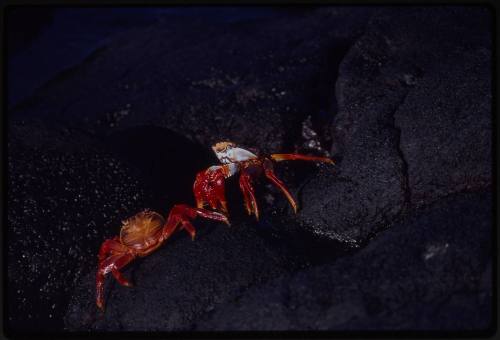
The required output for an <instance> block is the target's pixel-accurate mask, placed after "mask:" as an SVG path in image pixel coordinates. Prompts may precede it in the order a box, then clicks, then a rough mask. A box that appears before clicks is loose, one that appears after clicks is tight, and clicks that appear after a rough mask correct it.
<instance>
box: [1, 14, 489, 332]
mask: <svg viewBox="0 0 500 340" xmlns="http://www.w3.org/2000/svg"><path fill="white" fill-rule="evenodd" d="M489 20H490V13H489V12H488V11H487V10H484V9H480V8H479V7H477V8H474V9H471V8H460V7H454V8H444V7H432V8H427V9H424V8H416V7H415V8H409V7H406V8H393V9H390V8H386V7H385V8H375V7H370V8H362V7H355V8H349V7H336V8H322V9H316V10H314V9H309V10H307V11H303V12H300V13H299V12H297V13H296V14H295V15H293V16H291V17H290V18H285V19H283V20H281V19H280V20H276V19H275V18H274V19H271V20H270V19H262V20H259V21H247V22H244V23H230V24H228V23H219V24H214V23H212V24H210V25H208V24H207V22H205V21H203V20H202V19H193V20H190V21H189V22H186V21H185V20H184V19H172V20H169V21H165V22H163V23H160V24H157V25H155V26H151V27H148V28H140V29H133V30H130V31H128V32H125V33H124V34H122V35H121V36H119V37H116V38H115V39H113V40H111V41H110V42H109V43H108V44H107V45H106V46H105V47H103V48H101V49H99V50H97V51H95V52H94V53H93V54H92V55H91V56H90V57H88V58H87V59H86V60H85V61H84V62H83V63H82V64H81V65H78V66H76V67H74V68H72V69H69V70H67V71H65V72H63V73H62V74H60V75H59V76H58V77H56V78H55V79H54V80H52V81H51V82H49V83H48V84H46V85H45V86H44V87H43V88H41V89H40V90H39V91H38V92H37V93H36V94H35V95H34V96H33V97H32V98H31V99H30V100H28V101H25V102H23V103H21V104H20V105H18V106H16V107H15V108H14V109H13V110H12V111H10V112H9V117H10V118H12V119H10V120H9V145H8V154H9V155H8V156H9V158H8V162H9V168H8V171H9V179H8V186H9V187H8V195H9V207H8V223H9V230H8V234H7V236H8V238H9V242H8V247H9V248H8V256H9V258H8V263H9V265H8V284H9V287H8V289H9V301H8V302H9V309H8V312H9V322H10V326H11V327H13V328H14V329H21V328H22V327H24V328H25V329H28V330H30V329H33V330H40V329H41V330H46V329H49V330H60V329H62V327H63V325H62V324H63V320H62V318H63V316H62V314H64V313H66V314H65V315H64V325H65V328H66V329H67V330H71V331H74V330H104V331H119V330H143V331H151V330H163V331H168V330H191V329H200V330H201V329H299V328H300V329H327V328H332V329H370V328H378V329H391V328H392V329H393V328H398V329H409V328H412V327H419V328H422V329H426V328H427V329H434V328H444V329H456V328H460V327H468V326H470V327H471V328H474V327H475V328H484V327H486V326H487V320H486V318H487V316H488V315H490V314H489V308H490V306H489V305H488V303H489V296H490V295H489V294H491V287H490V286H488V285H487V284H488V282H489V281H488V279H489V276H490V275H491V274H490V273H491V269H488V268H490V267H489V266H491V265H490V264H489V263H491V262H488V261H491V253H490V252H489V250H488V249H489V248H488V247H490V244H489V242H490V235H491V234H490V229H489V227H490V223H491V214H490V210H488V209H490V203H491V197H490V196H489V195H486V194H483V195H481V194H475V195H472V194H466V193H464V192H467V191H478V190H483V189H485V188H489V186H490V185H491V150H490V148H491V116H490V112H491V111H490V104H491V88H490V86H491V85H490V82H491V79H490V73H489V71H490V69H489V67H490V63H491V46H490V32H489V29H490V21H489ZM346 53H347V54H346ZM339 65H340V66H339ZM221 139H230V140H233V141H235V142H237V143H241V144H242V145H243V146H249V147H252V148H256V149H258V150H260V151H261V152H273V153H274V152H293V151H294V150H297V151H301V152H303V153H304V152H310V153H314V154H329V151H330V152H331V154H332V155H333V156H334V157H335V159H336V160H337V164H336V165H335V166H332V165H325V164H321V165H315V164H312V163H300V162H290V163H287V162H283V163H280V164H279V165H278V166H277V167H276V168H277V169H276V171H277V174H278V176H279V177H280V178H283V179H284V180H285V182H286V183H287V185H288V186H289V188H290V189H291V191H292V192H293V194H294V195H295V196H296V197H297V198H298V201H299V206H300V207H301V210H300V211H299V214H297V215H293V214H292V213H291V210H290V208H289V207H288V205H287V204H288V203H287V201H286V200H285V199H284V197H283V196H282V194H281V193H280V192H278V191H277V190H275V189H273V188H272V187H271V186H270V185H269V184H267V185H263V183H260V184H259V185H258V187H257V196H258V201H259V207H260V208H261V209H262V217H261V220H260V222H258V223H257V222H255V221H254V220H253V219H252V218H248V217H247V216H246V215H245V213H244V211H243V206H242V201H241V194H240V193H239V190H238V184H237V179H235V178H232V179H230V180H229V181H228V184H227V186H226V189H227V191H228V192H227V196H228V198H229V207H230V213H231V216H230V217H231V221H232V223H233V227H231V228H230V229H228V228H227V227H225V226H223V225H220V224H217V223H212V222H206V221H200V220H197V221H196V222H195V226H196V228H197V230H198V232H199V233H198V238H197V240H196V241H195V242H191V240H190V239H189V237H188V236H187V235H185V234H183V233H181V234H179V235H176V236H174V237H173V238H172V239H171V240H169V241H168V242H167V244H165V246H163V247H162V248H160V249H159V250H158V251H157V252H155V253H153V254H152V255H150V256H148V257H146V258H144V259H141V260H138V261H136V262H135V263H134V264H132V265H131V266H129V267H128V268H127V269H125V271H124V272H125V275H127V276H129V277H131V278H132V281H133V282H134V283H135V285H136V286H135V287H134V288H125V287H121V286H119V285H118V284H117V283H116V282H115V281H114V280H113V279H112V278H108V281H109V284H108V287H107V295H106V296H107V310H106V313H105V314H104V315H100V314H99V313H97V310H96V307H95V281H94V275H95V272H94V270H95V260H96V253H97V249H98V246H99V244H100V243H101V242H102V240H103V239H105V238H107V237H110V236H112V235H116V234H117V232H118V230H119V225H120V221H121V220H122V219H124V218H126V217H128V216H130V215H132V214H134V213H136V212H137V211H139V210H140V209H142V208H143V207H148V208H152V209H154V210H157V211H158V212H161V213H163V214H166V213H167V212H168V209H169V208H170V206H171V205H172V204H174V203H181V202H183V203H188V204H193V198H192V193H191V185H192V180H193V178H194V176H195V174H196V172H197V171H198V170H200V169H203V168H205V167H208V166H210V165H212V164H216V163H217V160H216V159H215V157H214V155H213V154H212V153H211V150H210V148H209V147H210V145H211V144H212V143H213V142H215V141H219V140H221ZM455 194H456V195H457V196H456V198H450V199H449V200H448V199H446V200H445V199H444V198H445V197H448V196H450V195H455ZM441 200H442V201H443V202H440V201H441ZM436 201H437V203H436ZM428 204H436V205H435V206H433V207H432V208H431V209H429V210H426V211H423V212H421V213H418V212H415V209H421V208H423V207H424V206H426V205H428ZM409 213H412V214H414V215H412V216H413V217H411V218H410V219H405V218H407V214H409ZM402 219H405V220H404V222H400V223H399V224H398V223H396V224H395V222H397V221H400V220H402ZM391 226H392V227H391ZM388 227H391V230H389V231H384V232H382V231H383V230H384V229H387V228H388ZM381 232H382V233H381ZM378 233H381V235H377V234H378ZM368 241H370V242H368ZM364 246H366V248H363V249H361V250H359V248H361V247H364ZM346 250H348V251H349V252H350V253H349V254H348V253H347V252H346ZM356 252H359V253H356ZM353 254H354V255H353ZM341 256H342V258H341V259H338V258H339V257H341ZM337 259H338V261H337V262H335V261H336V260H337ZM308 266H314V267H313V268H310V269H307V270H305V268H306V267H308ZM252 287H253V288H252ZM70 298H71V300H70ZM69 300H70V302H69V308H67V307H68V301H69ZM406 305H409V306H411V307H410V308H405V306H406Z"/></svg>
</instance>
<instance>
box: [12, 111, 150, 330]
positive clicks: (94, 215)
mask: <svg viewBox="0 0 500 340" xmlns="http://www.w3.org/2000/svg"><path fill="white" fill-rule="evenodd" d="M8 133H9V145H8V171H9V172H8V181H7V184H8V195H9V201H8V211H7V222H8V225H9V228H8V232H7V234H6V236H7V245H8V246H7V274H8V275H7V277H8V280H7V285H8V286H7V297H8V299H7V303H8V315H9V318H8V319H7V326H8V327H9V329H10V330H13V331H29V330H58V329H61V327H62V315H63V313H64V311H65V309H66V306H67V303H68V297H69V293H70V292H71V291H72V288H73V285H74V284H75V282H77V280H78V278H79V277H80V276H81V275H83V274H85V273H86V272H88V271H89V270H90V269H91V268H92V267H93V266H95V265H96V261H97V258H96V254H97V250H98V247H99V245H100V243H101V242H102V240H103V239H104V238H105V237H109V236H111V234H112V233H114V232H115V230H114V226H116V225H120V224H121V223H120V221H121V219H123V218H124V216H126V215H127V214H131V212H135V211H137V210H138V209H140V208H142V207H144V206H147V205H146V204H145V203H144V202H145V197H146V194H145V192H144V190H143V189H144V185H143V184H141V182H140V180H139V179H138V178H137V177H136V176H135V174H134V173H133V172H131V171H130V170H129V169H128V168H127V167H125V166H124V164H123V163H122V162H120V161H118V160H117V159H116V158H114V157H113V156H112V155H110V154H109V153H106V152H104V151H103V150H102V147H99V146H98V145H97V144H96V142H95V141H94V140H93V139H92V138H90V137H89V136H88V135H86V134H82V133H80V132H78V131H75V130H72V129H67V128H65V127H62V126H60V125H57V124H56V123H53V124H51V125H50V126H48V125H46V124H44V123H43V122H41V121H36V120H29V121H25V122H23V121H14V122H11V123H10V125H9V131H8Z"/></svg>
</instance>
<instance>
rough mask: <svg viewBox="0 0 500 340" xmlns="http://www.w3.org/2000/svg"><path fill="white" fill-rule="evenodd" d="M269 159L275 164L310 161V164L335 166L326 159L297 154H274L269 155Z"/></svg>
mask: <svg viewBox="0 0 500 340" xmlns="http://www.w3.org/2000/svg"><path fill="white" fill-rule="evenodd" d="M271 159H272V160H273V161H276V162H282V161H310V162H323V163H330V164H335V162H334V161H333V160H332V159H330V158H328V157H318V156H308V155H301V154H298V153H275V154H272V155H271Z"/></svg>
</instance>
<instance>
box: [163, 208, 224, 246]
mask: <svg viewBox="0 0 500 340" xmlns="http://www.w3.org/2000/svg"><path fill="white" fill-rule="evenodd" d="M197 216H201V217H204V218H208V219H211V220H215V221H220V222H224V223H226V224H228V225H229V221H228V219H227V217H226V216H225V215H223V214H221V213H218V212H215V211H210V210H206V209H202V208H192V207H190V206H188V205H186V204H177V205H174V207H173V208H172V210H170V214H169V215H168V219H167V222H165V225H164V227H163V231H162V236H161V242H163V241H165V240H166V239H167V238H169V237H170V236H171V235H172V234H173V233H174V232H175V231H176V230H178V228H177V227H178V226H179V224H180V225H181V229H184V230H186V232H187V233H188V234H189V235H190V236H191V238H192V239H194V237H195V236H196V229H195V228H194V226H193V225H192V224H191V222H190V221H191V220H194V219H195V218H196V217H197ZM161 242H160V243H161Z"/></svg>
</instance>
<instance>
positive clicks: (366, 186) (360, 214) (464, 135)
mask: <svg viewBox="0 0 500 340" xmlns="http://www.w3.org/2000/svg"><path fill="white" fill-rule="evenodd" d="M490 15H491V13H489V12H488V10H486V9H481V8H473V9H471V8H465V7H450V8H441V7H433V8H426V9H423V8H403V9H402V8H399V9H390V10H384V11H380V12H378V13H377V15H375V16H373V17H372V19H371V20H370V23H369V24H368V26H367V28H366V30H365V34H364V35H363V37H362V38H360V39H359V40H358V41H357V42H356V43H355V44H354V45H353V46H352V48H351V49H350V50H349V52H348V53H347V55H346V57H345V58H344V60H343V61H342V63H341V66H340V70H339V78H338V80H337V84H336V97H337V102H338V108H339V111H338V114H337V115H336V117H335V120H334V129H333V130H332V134H333V139H334V143H333V150H332V151H333V154H334V157H335V156H336V158H337V159H338V163H337V166H336V168H335V169H336V171H331V170H329V169H325V171H322V172H320V173H319V174H317V175H316V176H314V177H313V178H311V179H309V181H308V182H307V183H305V184H304V186H303V189H302V191H301V196H303V197H304V199H303V200H302V202H301V203H302V206H303V210H302V211H301V212H300V214H299V218H300V219H301V222H302V225H303V226H304V228H306V229H308V230H310V231H311V232H312V233H314V234H316V235H319V236H322V237H326V238H330V239H335V240H339V241H341V242H345V243H347V244H353V245H355V244H359V243H360V242H363V241H366V240H367V239H368V238H369V237H371V236H372V235H373V234H374V233H376V232H377V231H378V230H381V229H383V228H385V227H387V226H389V225H390V224H391V223H392V221H393V220H394V219H395V218H397V217H398V216H400V215H401V214H404V213H405V212H406V211H408V209H409V208H413V207H418V206H422V205H424V204H429V203H431V202H433V201H434V200H436V199H437V198H439V197H443V196H446V195H449V194H452V193H456V192H460V191H464V190H476V189H481V188H485V187H487V186H488V185H489V184H490V183H491V124H492V121H491V35H490V24H489V22H490V20H491V16H490Z"/></svg>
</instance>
